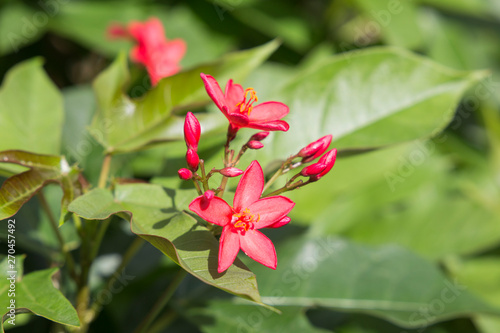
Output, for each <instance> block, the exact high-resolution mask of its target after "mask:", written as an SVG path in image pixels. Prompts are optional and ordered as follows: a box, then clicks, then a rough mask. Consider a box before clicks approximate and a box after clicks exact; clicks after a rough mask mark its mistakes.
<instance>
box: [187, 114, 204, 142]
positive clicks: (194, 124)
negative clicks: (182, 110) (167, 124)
mask: <svg viewBox="0 0 500 333" xmlns="http://www.w3.org/2000/svg"><path fill="white" fill-rule="evenodd" d="M200 134H201V127H200V122H199V121H198V119H196V117H195V115H194V114H193V113H192V112H188V113H187V115H186V119H185V120H184V140H185V141H186V146H187V147H188V149H189V148H191V149H194V151H197V150H198V142H199V141H200Z"/></svg>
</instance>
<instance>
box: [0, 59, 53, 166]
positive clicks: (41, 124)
mask: <svg viewBox="0 0 500 333" xmlns="http://www.w3.org/2000/svg"><path fill="white" fill-rule="evenodd" d="M62 123H63V101H62V97H61V94H60V93H59V91H58V90H57V88H56V87H55V86H54V84H53V83H52V81H50V79H49V78H48V76H47V75H46V74H45V72H44V71H43V69H42V60H41V59H40V58H35V59H32V60H28V61H25V62H23V63H21V64H19V65H16V66H15V67H13V68H12V69H11V70H10V71H9V72H8V73H7V75H6V76H5V79H4V82H3V84H2V87H1V88H0V151H2V150H14V149H15V150H26V151H31V152H34V153H38V154H48V155H57V154H59V152H60V148H61V147H60V146H61V135H62ZM3 167H5V166H3ZM8 170H19V169H12V168H8Z"/></svg>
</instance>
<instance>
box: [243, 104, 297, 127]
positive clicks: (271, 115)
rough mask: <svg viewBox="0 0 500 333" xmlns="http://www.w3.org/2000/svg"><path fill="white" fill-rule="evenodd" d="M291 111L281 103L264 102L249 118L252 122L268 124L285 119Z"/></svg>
mask: <svg viewBox="0 0 500 333" xmlns="http://www.w3.org/2000/svg"><path fill="white" fill-rule="evenodd" d="M289 111H290V110H289V109H288V106H286V105H285V104H283V103H281V102H264V103H261V104H259V105H256V106H255V107H254V108H253V109H252V112H250V115H249V118H250V121H251V122H268V121H273V120H278V119H281V118H283V117H284V116H286V115H287V114H288V112H289Z"/></svg>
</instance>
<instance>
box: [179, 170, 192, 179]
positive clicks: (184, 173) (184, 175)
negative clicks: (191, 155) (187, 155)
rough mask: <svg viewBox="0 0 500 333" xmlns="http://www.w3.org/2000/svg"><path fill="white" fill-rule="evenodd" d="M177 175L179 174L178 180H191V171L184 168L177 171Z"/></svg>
mask: <svg viewBox="0 0 500 333" xmlns="http://www.w3.org/2000/svg"><path fill="white" fill-rule="evenodd" d="M177 173H178V174H179V178H180V179H183V180H189V179H191V178H193V173H192V172H191V170H188V169H186V168H182V169H179V171H177Z"/></svg>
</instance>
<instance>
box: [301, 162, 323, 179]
mask: <svg viewBox="0 0 500 333" xmlns="http://www.w3.org/2000/svg"><path fill="white" fill-rule="evenodd" d="M325 169H326V164H323V163H319V162H318V163H314V164H311V165H310V166H308V167H305V168H304V169H302V171H300V174H301V175H302V176H304V177H310V176H315V175H318V174H320V173H321V172H323V170H325Z"/></svg>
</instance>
